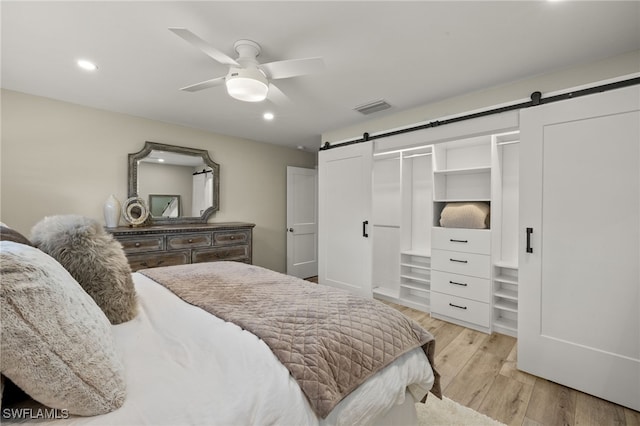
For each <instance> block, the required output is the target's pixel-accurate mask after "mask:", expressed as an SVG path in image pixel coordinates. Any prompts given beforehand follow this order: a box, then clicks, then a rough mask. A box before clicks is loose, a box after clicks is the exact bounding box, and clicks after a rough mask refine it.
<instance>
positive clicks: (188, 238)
mask: <svg viewBox="0 0 640 426" xmlns="http://www.w3.org/2000/svg"><path fill="white" fill-rule="evenodd" d="M211 241H212V237H211V233H209V232H207V233H199V234H180V235H172V236H168V237H167V247H168V248H169V249H184V248H195V247H209V246H211Z"/></svg>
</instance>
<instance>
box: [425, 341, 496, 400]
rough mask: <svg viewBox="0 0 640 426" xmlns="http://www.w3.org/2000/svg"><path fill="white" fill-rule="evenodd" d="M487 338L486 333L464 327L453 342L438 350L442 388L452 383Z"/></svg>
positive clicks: (437, 356) (437, 363)
mask: <svg viewBox="0 0 640 426" xmlns="http://www.w3.org/2000/svg"><path fill="white" fill-rule="evenodd" d="M486 339H488V336H487V335H486V334H483V333H480V332H479V331H475V330H471V329H464V330H462V332H460V334H458V336H457V337H456V338H455V339H453V340H452V341H451V343H449V344H448V345H447V346H445V347H444V348H442V349H441V350H440V351H438V352H437V354H436V357H435V359H434V361H435V363H436V366H437V368H438V372H439V373H440V385H441V386H442V388H446V387H447V386H448V385H449V383H451V381H452V380H453V379H454V378H455V377H456V376H457V375H458V373H459V372H460V370H462V368H463V367H464V366H465V365H466V363H467V362H468V361H469V360H470V359H471V357H473V355H474V354H475V353H476V352H477V350H478V348H479V347H480V346H482V345H483V344H484V341H485V340H486ZM436 342H437V341H436ZM436 344H437V343H436Z"/></svg>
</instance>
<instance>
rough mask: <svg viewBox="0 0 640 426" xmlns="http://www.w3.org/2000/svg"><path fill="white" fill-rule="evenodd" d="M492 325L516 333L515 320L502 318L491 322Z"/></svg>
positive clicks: (516, 324)
mask: <svg viewBox="0 0 640 426" xmlns="http://www.w3.org/2000/svg"><path fill="white" fill-rule="evenodd" d="M493 325H494V327H496V326H497V327H501V328H503V329H507V330H511V331H513V332H516V331H518V322H517V321H516V320H512V319H509V318H504V317H500V318H496V319H495V320H494V321H493Z"/></svg>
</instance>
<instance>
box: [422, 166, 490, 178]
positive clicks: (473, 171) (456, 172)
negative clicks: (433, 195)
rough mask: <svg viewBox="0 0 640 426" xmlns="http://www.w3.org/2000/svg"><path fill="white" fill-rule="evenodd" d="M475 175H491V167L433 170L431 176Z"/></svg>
mask: <svg viewBox="0 0 640 426" xmlns="http://www.w3.org/2000/svg"><path fill="white" fill-rule="evenodd" d="M477 173H491V166H486V167H467V168H462V169H445V170H434V171H433V174H434V175H435V176H437V175H470V174H477Z"/></svg>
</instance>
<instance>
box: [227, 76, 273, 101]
mask: <svg viewBox="0 0 640 426" xmlns="http://www.w3.org/2000/svg"><path fill="white" fill-rule="evenodd" d="M225 84H226V86H227V93H229V96H231V97H232V98H235V99H238V100H240V101H245V102H260V101H264V100H265V99H266V98H267V93H268V92H269V83H268V81H267V77H266V76H265V75H264V73H263V72H262V71H260V70H259V69H257V68H253V67H249V68H231V70H229V74H227V77H226V78H225Z"/></svg>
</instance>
